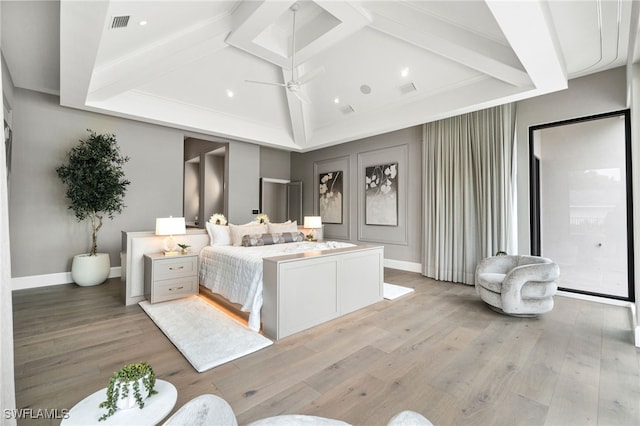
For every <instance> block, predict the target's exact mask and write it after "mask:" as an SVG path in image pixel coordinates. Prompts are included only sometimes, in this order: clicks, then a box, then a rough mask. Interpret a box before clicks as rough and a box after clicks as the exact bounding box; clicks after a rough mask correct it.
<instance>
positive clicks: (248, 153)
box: [225, 142, 260, 224]
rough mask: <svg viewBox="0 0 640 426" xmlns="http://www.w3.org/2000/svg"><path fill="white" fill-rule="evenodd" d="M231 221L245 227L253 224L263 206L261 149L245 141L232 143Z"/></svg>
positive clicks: (229, 162)
mask: <svg viewBox="0 0 640 426" xmlns="http://www.w3.org/2000/svg"><path fill="white" fill-rule="evenodd" d="M225 173H226V174H227V175H226V179H225V181H226V182H227V192H226V196H227V211H228V213H229V214H228V216H227V220H228V221H229V222H231V223H235V224H242V223H247V222H251V221H252V220H254V219H255V217H256V215H255V214H254V213H252V211H253V210H258V209H259V205H260V198H259V197H260V147H259V146H258V145H252V144H249V143H244V142H234V143H231V144H229V151H228V152H227V165H226V167H225Z"/></svg>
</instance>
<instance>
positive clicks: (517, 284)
mask: <svg viewBox="0 0 640 426" xmlns="http://www.w3.org/2000/svg"><path fill="white" fill-rule="evenodd" d="M559 276H560V268H559V267H558V265H557V264H556V263H554V262H553V261H552V260H551V259H547V258H544V257H539V256H526V255H504V256H493V257H488V258H486V259H483V260H482V261H481V262H480V263H479V264H478V266H477V268H476V276H475V286H476V291H477V293H478V295H480V297H481V298H482V300H484V301H485V302H486V303H487V304H488V305H489V306H490V307H491V308H492V309H493V310H495V311H498V312H501V313H505V314H508V315H513V316H537V315H539V314H543V313H545V312H549V311H551V310H552V309H553V296H554V295H555V294H556V291H557V290H558V284H557V280H558V277H559Z"/></svg>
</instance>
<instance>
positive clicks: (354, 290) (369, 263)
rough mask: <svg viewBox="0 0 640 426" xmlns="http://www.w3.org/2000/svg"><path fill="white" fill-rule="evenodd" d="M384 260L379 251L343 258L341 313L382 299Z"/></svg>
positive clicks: (340, 295)
mask: <svg viewBox="0 0 640 426" xmlns="http://www.w3.org/2000/svg"><path fill="white" fill-rule="evenodd" d="M382 262H383V261H382V259H381V258H380V254H379V253H378V252H370V253H364V254H353V255H349V256H344V257H343V258H342V259H341V265H340V278H339V280H340V294H339V298H340V314H341V315H344V314H346V313H349V312H353V311H355V310H357V309H360V308H363V307H365V306H368V305H370V304H372V303H375V302H378V301H380V300H382V282H383V275H382V274H383V272H382V266H381V265H382Z"/></svg>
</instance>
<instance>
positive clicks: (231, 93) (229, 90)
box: [227, 89, 233, 98]
mask: <svg viewBox="0 0 640 426" xmlns="http://www.w3.org/2000/svg"><path fill="white" fill-rule="evenodd" d="M227 97H229V98H233V91H232V90H231V89H227Z"/></svg>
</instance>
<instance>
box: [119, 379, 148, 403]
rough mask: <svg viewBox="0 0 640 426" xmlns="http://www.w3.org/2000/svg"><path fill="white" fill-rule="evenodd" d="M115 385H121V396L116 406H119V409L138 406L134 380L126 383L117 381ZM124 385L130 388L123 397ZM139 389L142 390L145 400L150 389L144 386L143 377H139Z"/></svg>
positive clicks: (141, 393)
mask: <svg viewBox="0 0 640 426" xmlns="http://www.w3.org/2000/svg"><path fill="white" fill-rule="evenodd" d="M115 386H118V387H120V389H119V395H120V397H119V398H118V400H117V401H116V406H117V407H118V410H128V409H129V408H133V407H137V406H138V405H137V402H136V395H135V391H134V390H133V382H126V383H122V382H116V384H115ZM123 387H128V388H129V393H128V394H127V396H126V397H124V398H123V397H122V395H123V394H124V392H123V390H122V388H123ZM138 389H139V390H140V396H141V397H142V400H143V401H144V400H145V399H147V398H148V397H149V391H148V390H147V388H146V387H145V386H144V383H143V381H142V379H138Z"/></svg>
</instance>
